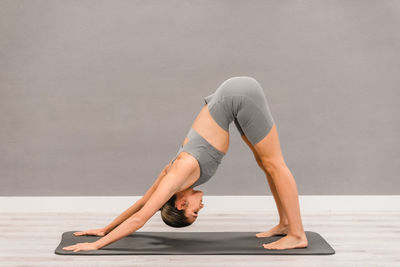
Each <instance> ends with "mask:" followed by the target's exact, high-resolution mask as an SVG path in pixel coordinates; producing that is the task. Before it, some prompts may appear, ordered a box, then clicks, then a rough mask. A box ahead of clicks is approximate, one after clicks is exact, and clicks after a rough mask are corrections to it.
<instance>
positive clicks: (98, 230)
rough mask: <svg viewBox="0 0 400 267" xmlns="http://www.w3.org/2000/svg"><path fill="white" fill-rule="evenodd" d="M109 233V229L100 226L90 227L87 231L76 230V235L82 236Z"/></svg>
mask: <svg viewBox="0 0 400 267" xmlns="http://www.w3.org/2000/svg"><path fill="white" fill-rule="evenodd" d="M106 234H107V231H106V230H105V229H104V228H99V229H90V230H87V231H80V232H75V233H74V235H75V236H80V235H95V236H105V235H106Z"/></svg>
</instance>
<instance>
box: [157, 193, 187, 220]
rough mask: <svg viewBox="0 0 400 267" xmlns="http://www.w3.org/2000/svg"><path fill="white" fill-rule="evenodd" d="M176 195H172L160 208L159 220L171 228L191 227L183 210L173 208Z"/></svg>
mask: <svg viewBox="0 0 400 267" xmlns="http://www.w3.org/2000/svg"><path fill="white" fill-rule="evenodd" d="M175 200H176V194H174V195H173V196H172V197H171V198H170V199H169V200H168V201H167V202H166V203H165V204H164V205H163V206H162V207H161V208H160V211H161V218H162V220H163V221H164V222H165V224H167V225H169V226H171V227H177V228H178V227H185V226H188V225H191V224H192V223H190V222H189V221H188V219H187V218H186V216H185V210H178V209H177V208H176V207H175Z"/></svg>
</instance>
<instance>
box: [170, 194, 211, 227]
mask: <svg viewBox="0 0 400 267" xmlns="http://www.w3.org/2000/svg"><path fill="white" fill-rule="evenodd" d="M203 194H204V193H203V192H202V191H200V190H194V189H193V188H188V189H186V190H184V191H181V192H178V193H177V198H176V201H175V203H176V208H177V209H179V210H182V209H184V210H185V215H186V217H187V218H188V219H189V221H190V222H192V223H193V222H194V221H195V220H196V219H197V216H198V214H199V211H200V210H201V209H202V208H203V207H204V205H203Z"/></svg>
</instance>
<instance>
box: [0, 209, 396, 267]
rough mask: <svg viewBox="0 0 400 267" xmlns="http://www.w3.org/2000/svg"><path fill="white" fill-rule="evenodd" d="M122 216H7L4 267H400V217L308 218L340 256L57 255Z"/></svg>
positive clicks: (252, 223)
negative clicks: (72, 236)
mask: <svg viewBox="0 0 400 267" xmlns="http://www.w3.org/2000/svg"><path fill="white" fill-rule="evenodd" d="M117 215H118V214H117V213H115V214H104V213H101V214H98V213H97V214H95V213H2V214H0V266H41V267H42V266H241V267H242V266H296V267H299V266H307V267H308V266H363V267H364V266H400V212H370V213H365V212H363V213H360V212H357V213H349V212H347V213H320V214H306V213H303V214H302V216H303V223H304V228H305V230H307V231H314V232H318V233H319V234H321V235H322V236H323V237H324V238H325V239H326V240H327V241H328V242H329V243H330V245H331V246H332V247H333V248H334V249H335V250H336V254H334V255H325V256H286V255H275V256H272V255H248V256H243V255H237V256H235V255H195V256H193V255H160V256H154V255H143V256H135V255H133V256H130V255H128V256H61V255H56V254H54V250H55V248H56V247H57V246H58V244H59V242H60V237H61V234H62V233H63V232H65V231H73V230H87V229H90V228H99V227H102V226H104V225H106V224H108V223H109V222H110V221H111V220H112V219H114V217H115V216H117ZM276 221H277V215H276V214H275V213H266V212H252V213H251V214H250V213H249V214H246V213H243V212H242V213H207V212H202V214H201V215H200V217H199V219H198V220H197V222H195V223H194V224H193V225H192V226H190V227H187V228H185V229H175V228H170V227H168V226H166V225H165V224H164V223H163V222H162V221H161V218H160V214H159V213H157V214H156V215H155V216H154V217H153V218H152V219H151V220H150V221H149V222H148V223H147V224H146V225H145V226H144V227H143V228H141V229H140V230H139V231H178V232H179V231H189V232H190V231H257V232H258V231H264V230H267V229H268V228H269V227H271V226H273V225H275V222H276Z"/></svg>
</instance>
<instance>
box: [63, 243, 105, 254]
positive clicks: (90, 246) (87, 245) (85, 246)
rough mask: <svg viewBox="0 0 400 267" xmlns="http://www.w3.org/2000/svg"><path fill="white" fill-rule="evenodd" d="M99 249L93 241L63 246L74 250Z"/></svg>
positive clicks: (65, 248)
mask: <svg viewBox="0 0 400 267" xmlns="http://www.w3.org/2000/svg"><path fill="white" fill-rule="evenodd" d="M97 249H99V248H98V247H97V245H95V243H94V242H92V243H76V244H75V245H72V246H68V247H63V250H73V251H74V252H78V251H81V250H82V251H85V250H97Z"/></svg>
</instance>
